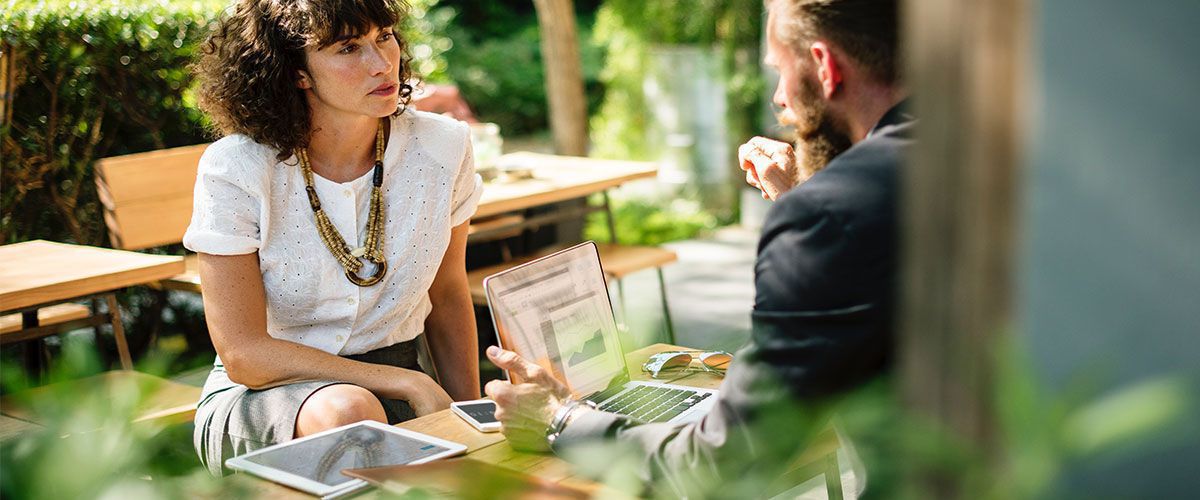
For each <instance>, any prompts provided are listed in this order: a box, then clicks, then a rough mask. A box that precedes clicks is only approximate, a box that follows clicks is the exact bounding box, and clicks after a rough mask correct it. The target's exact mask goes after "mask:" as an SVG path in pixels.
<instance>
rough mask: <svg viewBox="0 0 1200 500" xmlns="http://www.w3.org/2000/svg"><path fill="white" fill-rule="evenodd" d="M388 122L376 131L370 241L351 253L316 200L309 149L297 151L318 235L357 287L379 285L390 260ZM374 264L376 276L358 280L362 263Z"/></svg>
mask: <svg viewBox="0 0 1200 500" xmlns="http://www.w3.org/2000/svg"><path fill="white" fill-rule="evenodd" d="M386 120H387V119H386V118H384V119H380V121H379V127H378V128H377V129H376V130H375V170H374V174H373V175H372V178H371V184H372V187H371V208H370V211H369V213H368V215H367V241H366V243H363V245H362V246H360V247H358V248H355V249H353V250H351V249H350V247H349V246H347V245H346V240H344V239H342V235H341V233H339V232H338V230H337V228H336V227H334V226H333V222H331V221H330V220H329V216H328V215H326V214H325V211H324V210H322V209H321V200H320V199H318V198H317V189H316V188H314V187H313V173H312V165H311V164H310V163H309V162H308V149H307V148H300V149H299V150H297V151H296V158H298V159H299V160H300V170H301V171H302V172H303V173H304V190H305V191H306V192H307V193H308V204H309V205H311V206H312V209H313V215H314V216H316V218H317V232H318V233H320V235H321V241H324V242H325V247H326V248H328V249H329V252H330V253H332V254H333V256H334V258H336V259H337V261H338V263H339V264H341V265H342V268H343V269H345V270H346V279H349V280H350V282H351V283H354V284H355V285H358V286H364V287H365V286H371V285H374V284H376V283H379V281H380V280H382V279H383V275H384V274H386V273H387V260H386V259H385V258H384V256H383V226H384V220H383V189H382V187H381V186H383V124H384V121H386ZM363 260H366V261H368V262H371V263H372V264H375V274H373V275H371V276H368V277H366V278H362V277H359V275H358V271H359V270H361V269H362V267H363V263H362V261H363Z"/></svg>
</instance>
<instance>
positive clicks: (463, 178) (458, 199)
mask: <svg viewBox="0 0 1200 500" xmlns="http://www.w3.org/2000/svg"><path fill="white" fill-rule="evenodd" d="M482 194H483V178H482V177H480V176H479V174H477V173H475V153H474V152H473V151H472V149H471V140H470V134H467V140H466V152H465V153H464V154H463V159H462V164H460V165H459V167H458V174H457V176H456V177H455V179H454V192H453V193H452V194H451V208H450V226H451V227H458V225H459V224H462V223H464V222H466V221H468V220H470V219H471V216H473V215H475V209H476V208H477V207H478V206H479V197H480V195H482Z"/></svg>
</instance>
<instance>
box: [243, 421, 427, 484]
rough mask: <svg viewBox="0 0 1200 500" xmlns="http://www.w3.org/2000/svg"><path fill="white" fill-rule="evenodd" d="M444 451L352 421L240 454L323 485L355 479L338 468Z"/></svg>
mask: <svg viewBox="0 0 1200 500" xmlns="http://www.w3.org/2000/svg"><path fill="white" fill-rule="evenodd" d="M445 451H448V448H445V447H443V446H440V445H437V444H434V443H430V442H426V441H421V440H419V439H415V438H412V437H409V436H405V435H403V434H398V433H395V432H388V431H384V430H380V429H377V428H374V427H371V426H366V425H356V426H354V427H350V428H346V429H343V430H342V431H339V432H334V433H331V434H325V435H320V436H314V437H313V438H311V439H307V440H302V441H294V442H292V443H289V445H288V446H283V447H280V448H277V449H274V450H269V451H266V452H263V453H259V454H254V455H248V456H245V457H243V458H244V460H245V461H247V462H250V463H254V464H258V465H261V466H264V467H269V468H272V469H278V470H281V471H284V472H288V473H291V474H294V475H297V476H300V477H303V478H305V479H308V480H310V481H315V482H318V483H321V484H323V485H326V486H337V485H340V484H342V483H345V482H347V481H354V480H355V479H353V478H350V477H347V476H345V475H343V474H342V469H360V468H364V467H380V466H384V465H398V464H407V463H411V462H414V461H416V460H420V459H423V458H428V457H431V456H433V455H436V454H438V453H442V452H445Z"/></svg>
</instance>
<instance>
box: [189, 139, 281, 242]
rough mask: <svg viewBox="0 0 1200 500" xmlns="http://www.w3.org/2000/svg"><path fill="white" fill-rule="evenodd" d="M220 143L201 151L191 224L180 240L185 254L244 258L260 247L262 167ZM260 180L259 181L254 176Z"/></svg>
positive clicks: (262, 205) (262, 192) (262, 203)
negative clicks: (187, 251)
mask: <svg viewBox="0 0 1200 500" xmlns="http://www.w3.org/2000/svg"><path fill="white" fill-rule="evenodd" d="M222 142H223V141H218V142H216V143H214V144H213V145H212V146H209V149H208V150H207V151H205V153H204V155H203V156H202V157H201V158H200V165H199V167H198V169H197V175H196V188H195V191H194V194H193V197H194V198H193V203H192V221H191V224H190V225H188V228H187V232H186V233H184V235H183V246H184V247H186V248H187V249H188V250H191V251H193V252H199V253H207V254H213V255H243V254H248V253H253V252H255V251H257V250H258V248H259V247H260V242H261V238H260V232H259V227H260V222H261V220H262V217H263V216H264V214H265V213H266V209H265V206H264V201H265V192H266V191H267V186H265V185H264V183H263V182H264V179H262V178H263V177H264V176H263V175H261V173H262V172H263V170H264V169H263V167H262V166H261V165H254V164H251V163H256V162H254V161H253V160H252V159H251V158H248V157H253V156H254V155H244V154H238V151H237V149H238V148H237V147H236V146H235V147H228V146H226V145H225V144H222ZM256 174H259V175H256Z"/></svg>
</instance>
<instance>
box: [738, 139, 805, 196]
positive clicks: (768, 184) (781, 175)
mask: <svg viewBox="0 0 1200 500" xmlns="http://www.w3.org/2000/svg"><path fill="white" fill-rule="evenodd" d="M738 163H739V164H740V165H741V167H742V170H745V171H746V183H747V184H750V185H751V186H754V187H756V188H758V189H759V190H761V191H762V196H763V198H765V199H768V200H777V199H779V196H780V195H782V194H783V193H786V192H787V191H788V190H789V189H791V188H793V187H796V184H799V181H800V178H799V169H798V168H797V165H796V151H795V150H794V149H793V148H792V145H791V144H788V143H786V142H779V141H774V140H771V139H767V138H765V137H755V138H753V139H750V140H749V141H748V142H746V143H745V144H742V145H741V146H740V147H738Z"/></svg>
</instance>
